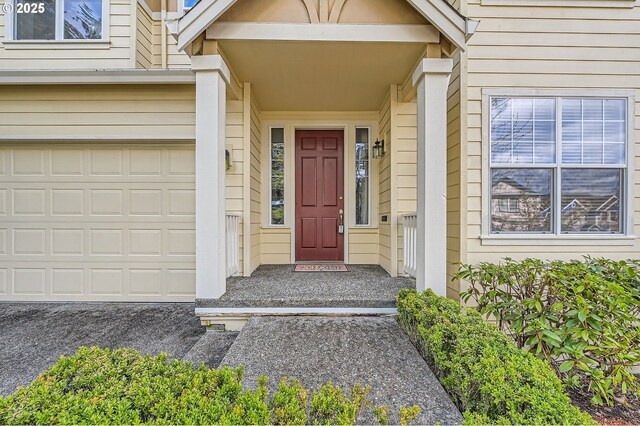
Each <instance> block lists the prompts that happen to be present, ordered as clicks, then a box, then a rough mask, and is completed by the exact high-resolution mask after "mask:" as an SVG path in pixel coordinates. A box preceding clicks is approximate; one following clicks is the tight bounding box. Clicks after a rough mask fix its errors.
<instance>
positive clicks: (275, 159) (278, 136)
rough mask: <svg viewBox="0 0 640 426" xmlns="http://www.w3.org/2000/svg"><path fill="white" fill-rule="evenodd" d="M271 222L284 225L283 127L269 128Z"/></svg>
mask: <svg viewBox="0 0 640 426" xmlns="http://www.w3.org/2000/svg"><path fill="white" fill-rule="evenodd" d="M271 224H272V225H284V129H282V128H273V129H271Z"/></svg>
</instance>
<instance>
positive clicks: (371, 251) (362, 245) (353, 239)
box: [349, 228, 379, 265]
mask: <svg viewBox="0 0 640 426" xmlns="http://www.w3.org/2000/svg"><path fill="white" fill-rule="evenodd" d="M378 241H379V236H378V229H377V228H350V229H349V263H350V264H352V265H358V264H360V265H377V264H378V257H379V254H378V252H379V249H378Z"/></svg>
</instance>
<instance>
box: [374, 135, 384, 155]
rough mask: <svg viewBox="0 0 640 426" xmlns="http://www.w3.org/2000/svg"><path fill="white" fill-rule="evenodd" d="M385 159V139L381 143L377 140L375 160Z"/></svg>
mask: <svg viewBox="0 0 640 426" xmlns="http://www.w3.org/2000/svg"><path fill="white" fill-rule="evenodd" d="M382 157H384V139H382V140H381V141H380V140H378V139H377V138H376V142H375V145H374V146H373V158H375V159H376V160H379V159H381V158H382Z"/></svg>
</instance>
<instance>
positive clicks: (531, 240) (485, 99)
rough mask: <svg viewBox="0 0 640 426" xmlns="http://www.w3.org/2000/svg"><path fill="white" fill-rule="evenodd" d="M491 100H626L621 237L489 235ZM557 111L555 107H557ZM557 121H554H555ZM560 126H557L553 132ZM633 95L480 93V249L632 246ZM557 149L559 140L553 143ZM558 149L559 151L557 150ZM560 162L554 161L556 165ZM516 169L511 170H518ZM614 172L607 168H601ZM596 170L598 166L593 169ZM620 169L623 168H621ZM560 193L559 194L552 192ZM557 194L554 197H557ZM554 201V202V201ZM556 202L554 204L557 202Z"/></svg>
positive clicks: (612, 92) (610, 92)
mask: <svg viewBox="0 0 640 426" xmlns="http://www.w3.org/2000/svg"><path fill="white" fill-rule="evenodd" d="M491 97H507V98H509V97H513V98H517V97H554V98H571V97H575V98H625V99H626V100H627V159H626V160H627V162H626V168H624V170H625V173H624V179H623V182H622V185H623V191H624V195H625V200H624V206H625V209H624V210H625V211H624V214H625V221H624V223H623V232H622V233H621V234H587V233H585V234H559V233H556V230H555V229H554V233H551V234H543V233H540V234H536V233H509V234H492V233H491V182H490V178H491V175H490V169H491V143H490V134H489V133H490V129H491V123H490V117H491V111H490V110H491V102H490V98H491ZM556 108H558V106H557V105H556ZM556 120H557V118H556ZM561 126H562V124H561V123H560V124H558V123H557V122H556V132H559V131H560V130H559V129H561ZM634 126H635V92H634V91H631V90H588V91H587V90H572V89H498V88H486V89H482V182H483V184H482V223H481V236H480V239H481V241H482V245H585V246H586V245H633V244H634V240H635V238H636V237H635V235H634V217H633V216H634V212H635V210H634V204H635V200H634V197H633V196H634V194H633V190H634V182H635V179H634V175H635V173H634V172H635V170H634V167H633V165H634V164H635V146H634V145H635V143H634V141H635V127H634ZM556 143H557V145H556V146H557V147H559V146H560V144H559V140H557V141H556ZM558 149H559V148H558ZM559 160H560V159H559V158H557V161H559ZM517 167H518V165H515V167H514V168H517ZM600 167H607V168H613V167H610V166H600ZM594 168H598V166H597V165H596V166H594ZM620 168H621V169H622V167H620ZM555 185H556V184H555V183H554V188H555ZM554 192H559V191H554ZM559 196H560V194H555V197H556V198H557V197H559ZM554 201H556V200H555V199H554ZM556 202H557V201H556Z"/></svg>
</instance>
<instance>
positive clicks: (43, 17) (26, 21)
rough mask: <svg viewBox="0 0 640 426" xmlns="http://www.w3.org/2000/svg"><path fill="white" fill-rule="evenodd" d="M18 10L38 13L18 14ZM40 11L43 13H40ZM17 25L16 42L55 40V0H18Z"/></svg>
mask: <svg viewBox="0 0 640 426" xmlns="http://www.w3.org/2000/svg"><path fill="white" fill-rule="evenodd" d="M19 4H22V5H23V6H19ZM39 4H43V6H44V7H43V8H41V7H40V6H39ZM39 8H40V9H39ZM18 10H21V11H22V12H27V11H31V10H35V11H37V12H38V13H17V12H18ZM40 10H42V11H43V12H42V13H40ZM15 25H16V33H15V34H16V40H54V39H55V38H56V2H55V0H38V1H26V0H17V1H16V13H15Z"/></svg>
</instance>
